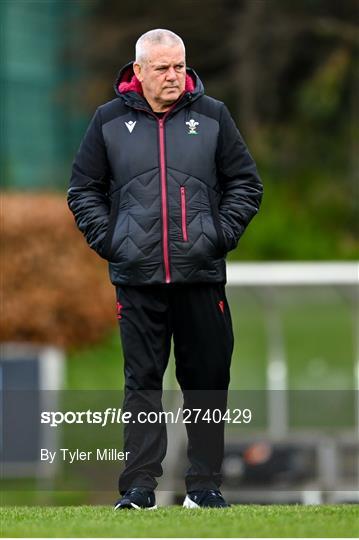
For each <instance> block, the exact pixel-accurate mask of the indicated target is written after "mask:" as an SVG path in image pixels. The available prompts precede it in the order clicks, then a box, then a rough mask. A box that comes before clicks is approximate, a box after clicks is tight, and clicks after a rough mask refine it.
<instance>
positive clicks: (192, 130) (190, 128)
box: [186, 118, 199, 135]
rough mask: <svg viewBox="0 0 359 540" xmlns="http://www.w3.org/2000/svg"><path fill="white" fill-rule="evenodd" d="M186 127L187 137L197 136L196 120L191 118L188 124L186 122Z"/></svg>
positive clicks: (197, 124)
mask: <svg viewBox="0 0 359 540" xmlns="http://www.w3.org/2000/svg"><path fill="white" fill-rule="evenodd" d="M186 126H188V132H187V135H198V131H197V126H199V122H196V120H193V118H191V119H190V120H189V121H188V122H186Z"/></svg>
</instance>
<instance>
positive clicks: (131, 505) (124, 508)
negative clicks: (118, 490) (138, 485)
mask: <svg viewBox="0 0 359 540" xmlns="http://www.w3.org/2000/svg"><path fill="white" fill-rule="evenodd" d="M131 508H134V509H135V510H157V504H155V506H146V507H142V506H138V505H137V504H135V503H130V506H121V504H120V503H119V504H116V506H115V507H114V510H131Z"/></svg>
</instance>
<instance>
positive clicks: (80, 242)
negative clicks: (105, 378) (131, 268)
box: [0, 193, 117, 348]
mask: <svg viewBox="0 0 359 540" xmlns="http://www.w3.org/2000/svg"><path fill="white" fill-rule="evenodd" d="M1 200H2V205H1V225H2V227H1V228H2V257H1V277H2V279H1V289H2V291H1V296H2V299H1V311H2V325H1V330H0V339H1V341H30V342H35V343H41V344H44V343H47V344H48V343H51V344H56V345H59V346H63V347H65V348H68V347H70V346H73V345H80V344H85V343H86V344H88V343H91V342H97V341H99V340H101V338H102V337H103V336H104V335H105V334H106V332H107V331H108V330H109V329H110V328H113V327H115V325H116V323H117V320H116V311H115V290H114V287H113V286H112V285H111V283H110V281H109V277H108V271H107V263H106V261H103V260H102V259H100V257H98V256H97V255H96V253H94V252H93V251H92V250H91V249H90V248H89V247H88V246H87V244H86V242H85V240H84V238H83V237H82V235H81V233H80V232H79V231H78V230H77V228H76V226H75V222H74V219H73V216H72V214H71V212H70V211H69V209H68V207H67V204H66V196H65V195H64V194H44V195H38V194H28V193H26V194H24V193H21V194H17V193H3V194H2V196H1Z"/></svg>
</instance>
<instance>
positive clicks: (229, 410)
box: [0, 390, 359, 496]
mask: <svg viewBox="0 0 359 540" xmlns="http://www.w3.org/2000/svg"><path fill="white" fill-rule="evenodd" d="M0 405H1V414H0V418H1V441H0V442H1V445H0V454H1V469H2V480H4V481H6V489H10V490H20V491H23V490H28V489H30V485H31V484H30V483H29V482H28V481H27V480H26V479H28V478H39V479H40V480H41V479H42V478H44V479H46V481H45V482H43V483H42V482H41V481H40V482H38V483H37V486H39V489H43V490H47V489H51V487H49V486H51V485H55V484H56V489H57V490H60V491H61V490H63V491H79V490H83V489H85V490H91V491H107V490H109V491H113V490H114V489H116V485H117V480H118V476H119V474H120V473H121V471H122V470H123V469H124V467H126V465H128V464H130V463H132V462H133V460H134V461H136V459H137V456H138V452H139V447H138V444H137V441H140V440H142V437H144V438H147V440H150V441H153V447H157V446H156V445H157V441H159V440H161V441H162V442H163V445H164V446H163V452H165V446H166V447H167V449H166V457H167V458H168V462H167V463H166V462H164V463H163V465H164V470H165V471H166V470H167V474H164V476H163V478H162V479H161V482H160V488H159V489H162V490H173V482H174V480H173V479H176V482H183V477H184V474H185V471H186V470H187V469H188V466H189V462H188V458H187V450H188V449H187V443H188V433H193V432H194V433H195V434H196V436H198V439H199V441H201V444H203V448H206V451H210V450H211V448H213V447H214V445H215V443H216V441H219V440H220V438H221V432H220V428H223V430H224V458H223V466H222V471H221V473H222V476H223V484H222V486H223V489H226V488H228V489H237V488H238V489H240V490H243V489H254V488H255V487H256V486H257V487H258V486H260V490H261V491H263V490H264V489H267V488H268V489H272V490H278V491H283V490H288V489H290V490H293V489H294V490H297V491H304V490H305V489H306V486H308V485H309V486H313V485H318V486H321V489H325V490H332V491H335V490H337V491H345V492H346V493H349V492H351V491H353V490H354V491H356V490H357V483H358V480H359V477H358V472H359V471H358V468H357V466H356V464H357V462H358V457H359V443H358V432H357V416H356V410H357V405H358V395H357V392H355V391H352V390H340V391H322V390H317V391H315V390H310V391H286V392H285V391H273V392H268V391H264V390H232V391H229V392H228V395H227V393H226V392H223V391H211V392H210V391H208V392H206V391H185V392H184V394H182V392H181V391H179V390H165V391H163V392H162V391H149V390H144V391H136V392H132V393H126V395H125V394H124V393H123V392H121V391H117V390H103V391H99V390H97V391H95V390H88V391H85V390H80V391H59V392H55V391H36V390H6V391H5V390H3V391H2V392H1V402H0ZM132 430H135V432H136V443H135V444H133V445H128V443H127V442H126V441H127V440H128V439H127V438H126V437H127V434H128V432H129V431H130V433H133V431H132ZM142 458H143V456H141V459H142ZM149 459H150V456H149ZM333 464H335V467H334V469H333ZM168 467H170V474H168V470H169V469H168ZM14 479H15V480H14ZM47 479H51V481H50V482H47ZM311 489H312V488H311ZM318 489H319V488H318ZM348 496H349V495H348Z"/></svg>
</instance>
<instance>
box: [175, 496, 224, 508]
mask: <svg viewBox="0 0 359 540" xmlns="http://www.w3.org/2000/svg"><path fill="white" fill-rule="evenodd" d="M182 506H184V508H229V507H230V506H231V505H230V504H229V505H228V506H200V505H199V504H197V503H195V502H194V501H192V499H191V498H190V497H188V495H186V498H185V500H184V501H183V505H182Z"/></svg>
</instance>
